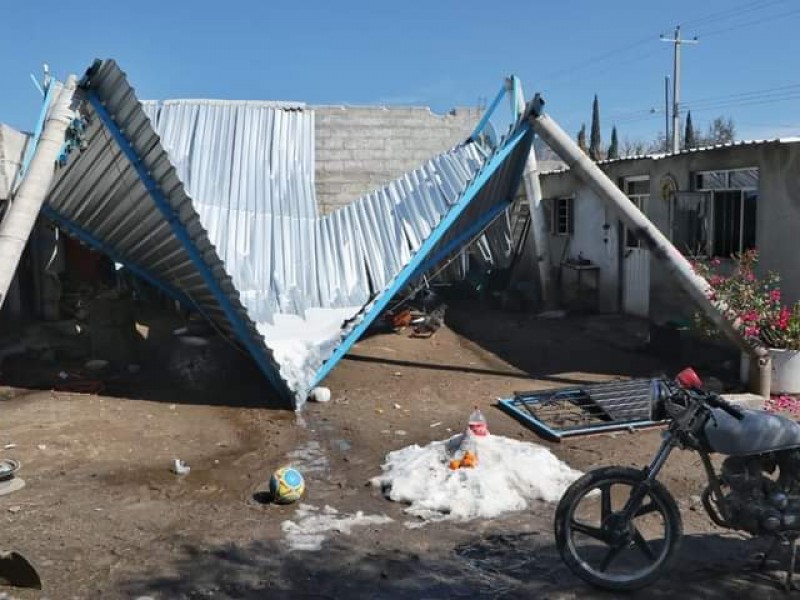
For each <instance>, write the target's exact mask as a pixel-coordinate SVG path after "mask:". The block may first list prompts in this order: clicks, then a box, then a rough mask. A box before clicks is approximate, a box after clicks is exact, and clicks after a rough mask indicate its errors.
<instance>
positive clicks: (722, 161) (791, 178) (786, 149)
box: [542, 140, 800, 321]
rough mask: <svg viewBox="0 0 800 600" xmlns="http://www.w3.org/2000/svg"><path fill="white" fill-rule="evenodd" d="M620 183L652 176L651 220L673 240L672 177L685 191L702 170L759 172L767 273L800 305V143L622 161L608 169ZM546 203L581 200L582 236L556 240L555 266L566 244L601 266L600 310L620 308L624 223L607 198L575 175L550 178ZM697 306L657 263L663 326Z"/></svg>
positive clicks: (655, 313)
mask: <svg viewBox="0 0 800 600" xmlns="http://www.w3.org/2000/svg"><path fill="white" fill-rule="evenodd" d="M601 166H602V168H603V171H604V172H605V173H606V174H607V175H608V176H609V177H610V178H611V179H612V180H614V181H621V180H622V179H623V178H625V177H632V176H640V175H648V176H649V177H650V202H649V205H648V210H647V216H648V217H649V218H650V220H651V221H652V222H653V223H654V224H655V225H656V226H657V227H658V228H659V229H660V230H661V231H663V232H664V233H665V234H667V236H668V237H671V231H670V207H669V203H668V202H667V201H665V200H664V199H663V197H662V195H661V182H662V181H663V180H664V179H665V178H666V177H667V176H670V177H672V178H673V179H674V180H675V181H676V183H677V187H678V189H679V190H692V189H693V182H692V176H693V175H694V174H695V173H697V172H699V171H709V170H723V169H739V168H747V167H757V168H758V169H759V199H758V208H757V213H756V246H757V248H758V250H759V256H760V263H759V271H760V273H761V274H762V275H763V274H766V273H767V272H768V271H774V272H777V273H778V274H780V276H781V278H782V289H783V293H784V299H785V301H786V302H791V303H793V302H797V301H800V252H798V251H797V246H796V240H797V239H798V237H799V236H800V234H798V232H800V142H797V141H788V142H780V141H777V140H775V141H772V142H769V141H766V142H753V143H741V144H737V145H731V146H723V147H719V148H712V149H708V150H703V151H693V152H687V153H681V154H678V155H674V156H655V157H653V158H640V159H631V160H619V161H614V162H610V163H606V164H603V165H601ZM542 188H543V194H544V197H545V198H547V199H550V198H556V197H568V196H573V197H574V198H575V209H574V210H575V233H574V235H573V236H572V237H571V239H570V238H567V237H560V236H552V235H551V236H550V243H551V253H552V260H553V262H554V266H556V265H557V262H558V261H560V258H561V257H562V252H563V248H564V244H565V243H566V240H568V239H569V240H570V241H569V250H568V252H567V254H566V256H567V257H573V258H574V257H577V256H578V254H579V253H582V254H583V257H584V258H586V259H589V260H591V261H592V262H593V263H595V264H597V265H598V266H599V267H600V282H601V286H600V310H602V311H609V310H610V311H616V310H619V302H618V297H619V291H618V279H619V275H618V274H619V265H618V262H619V254H618V245H617V244H618V242H617V222H616V218H615V217H613V216H612V215H607V214H606V211H605V210H604V208H603V204H602V203H601V201H600V199H599V198H597V196H596V195H595V194H594V193H593V192H592V191H591V190H590V189H589V188H587V187H586V186H584V185H583V184H582V183H580V182H578V181H577V180H576V178H575V177H574V176H573V175H572V174H571V173H569V172H558V173H550V174H546V175H544V176H543V177H542ZM607 219H608V220H607ZM605 222H608V223H609V224H610V225H611V228H610V229H609V231H608V234H609V235H608V242H607V243H605V242H603V239H604V235H603V229H602V225H603V224H604V223H605ZM693 310H694V309H693V305H692V304H691V302H690V301H689V300H688V298H687V297H686V296H685V295H684V294H683V293H682V292H681V291H680V288H679V286H677V285H676V283H675V282H674V280H673V278H672V277H671V276H670V275H669V274H668V273H667V272H666V270H665V269H664V268H663V267H662V266H661V264H660V263H659V262H658V261H657V260H655V259H653V258H651V260H650V316H651V318H652V319H654V320H657V321H665V320H668V319H671V318H678V317H687V316H689V315H690V314H691V313H692V312H693Z"/></svg>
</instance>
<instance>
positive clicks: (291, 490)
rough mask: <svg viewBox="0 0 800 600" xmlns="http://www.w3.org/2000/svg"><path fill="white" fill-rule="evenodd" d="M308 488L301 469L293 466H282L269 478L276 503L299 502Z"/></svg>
mask: <svg viewBox="0 0 800 600" xmlns="http://www.w3.org/2000/svg"><path fill="white" fill-rule="evenodd" d="M305 489H306V483H305V481H304V480H303V476H302V475H301V474H300V471H298V470H297V469H294V468H292V467H281V468H280V469H278V470H277V471H275V472H274V473H273V474H272V477H270V478H269V491H270V493H271V494H272V500H273V502H275V503H276V504H291V503H292V502H297V501H298V500H300V497H301V496H302V495H303V492H304V491H305Z"/></svg>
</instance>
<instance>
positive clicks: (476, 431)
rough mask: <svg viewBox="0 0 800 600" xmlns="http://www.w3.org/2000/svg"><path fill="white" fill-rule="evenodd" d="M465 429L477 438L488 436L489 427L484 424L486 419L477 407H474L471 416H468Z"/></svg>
mask: <svg viewBox="0 0 800 600" xmlns="http://www.w3.org/2000/svg"><path fill="white" fill-rule="evenodd" d="M467 429H469V431H470V432H471V433H472V434H473V435H476V436H478V437H485V436H487V435H489V426H488V425H487V424H486V417H484V416H483V413H482V412H481V411H480V409H479V408H478V407H477V406H475V410H473V411H472V414H471V415H470V416H469V421H467Z"/></svg>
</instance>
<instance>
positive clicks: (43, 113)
mask: <svg viewBox="0 0 800 600" xmlns="http://www.w3.org/2000/svg"><path fill="white" fill-rule="evenodd" d="M55 87H56V86H55V84H54V83H52V82H51V83H50V85H48V86H47V91H46V92H45V94H44V100H42V109H41V110H40V111H39V118H38V119H37V120H36V127H34V129H33V136H32V137H31V139H30V141H29V142H28V147H27V148H25V156H24V157H23V159H22V164H21V165H20V167H19V171H17V177H16V179H15V181H14V189H13V191H14V192H16V191H17V188H18V187H19V185H20V184H21V183H22V178H23V177H24V176H25V173H27V172H28V167H29V166H30V164H31V160H33V153H34V152H35V151H36V146H38V145H39V138H41V137H42V132H43V131H44V121H45V119H46V118H47V111H48V110H49V109H50V103H51V102H52V101H53V90H54V89H55Z"/></svg>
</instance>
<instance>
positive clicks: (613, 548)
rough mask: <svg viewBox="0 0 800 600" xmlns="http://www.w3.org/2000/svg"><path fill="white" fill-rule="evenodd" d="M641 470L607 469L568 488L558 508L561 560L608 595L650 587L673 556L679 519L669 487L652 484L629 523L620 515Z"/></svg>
mask: <svg viewBox="0 0 800 600" xmlns="http://www.w3.org/2000/svg"><path fill="white" fill-rule="evenodd" d="M641 479H642V473H641V471H637V470H636V469H629V468H625V467H605V468H601V469H597V470H594V471H591V472H589V473H587V474H586V475H584V476H583V477H581V478H580V479H578V480H577V481H576V482H575V483H573V484H572V485H571V486H570V487H569V489H567V491H566V493H565V494H564V496H563V497H562V498H561V501H560V502H559V504H558V509H557V510H556V519H555V534H556V545H557V547H558V550H559V552H560V553H561V558H562V559H563V560H564V562H565V563H566V564H567V566H568V567H569V568H570V570H572V572H573V573H575V575H577V576H578V577H580V578H581V579H583V580H584V581H586V582H587V583H589V584H591V585H593V586H595V587H599V588H603V589H606V590H612V591H624V590H635V589H638V588H641V587H644V586H646V585H649V584H651V583H653V582H654V581H655V580H656V579H658V578H659V577H661V575H663V574H664V572H665V571H667V570H668V569H669V568H670V567H671V566H672V563H673V562H674V561H675V559H676V558H677V551H678V546H679V545H680V541H681V536H682V530H683V527H682V524H681V515H680V512H679V511H678V507H677V505H676V504H675V500H674V499H673V498H672V496H671V495H670V493H669V492H668V491H667V489H666V488H665V487H664V486H663V485H662V484H661V483H659V482H658V481H654V482H653V483H652V484H651V486H650V489H649V490H648V492H647V495H646V496H645V497H644V499H643V500H642V503H641V505H640V507H639V509H638V510H637V511H636V512H635V513H634V517H633V518H632V519H631V520H630V522H629V523H624V522H623V521H624V519H623V518H622V517H621V515H620V512H621V511H622V507H623V506H624V505H625V502H626V501H627V500H628V498H629V497H630V494H631V492H632V491H633V489H634V487H635V486H636V485H638V483H639V482H640V481H641Z"/></svg>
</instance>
